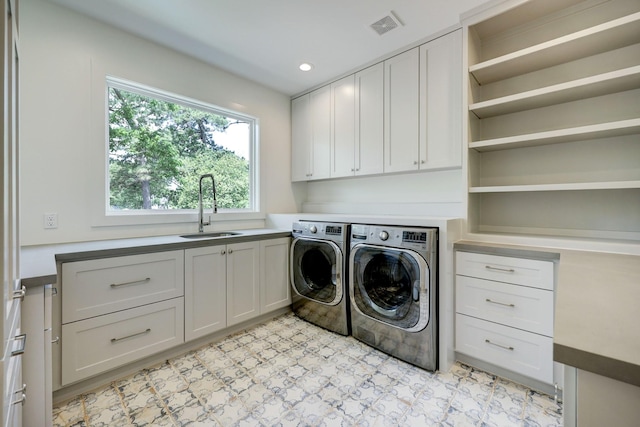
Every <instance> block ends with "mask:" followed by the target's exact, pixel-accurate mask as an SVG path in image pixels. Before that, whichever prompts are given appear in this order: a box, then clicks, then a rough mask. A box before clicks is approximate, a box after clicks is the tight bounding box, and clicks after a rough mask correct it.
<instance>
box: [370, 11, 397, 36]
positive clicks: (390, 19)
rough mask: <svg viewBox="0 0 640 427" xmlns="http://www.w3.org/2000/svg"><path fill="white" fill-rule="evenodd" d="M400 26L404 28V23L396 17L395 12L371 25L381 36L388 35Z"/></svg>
mask: <svg viewBox="0 0 640 427" xmlns="http://www.w3.org/2000/svg"><path fill="white" fill-rule="evenodd" d="M400 26H402V22H400V20H399V19H398V17H397V16H396V15H394V14H393V12H389V14H388V15H387V16H385V17H384V18H382V19H380V20H378V21H376V22H374V23H373V24H371V28H373V29H374V30H375V32H376V33H378V34H379V35H383V34H385V33H388V32H389V31H391V30H393V29H394V28H397V27H400Z"/></svg>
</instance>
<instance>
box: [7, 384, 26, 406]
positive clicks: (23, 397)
mask: <svg viewBox="0 0 640 427" xmlns="http://www.w3.org/2000/svg"><path fill="white" fill-rule="evenodd" d="M18 393H20V400H16V401H14V402H11V404H12V405H17V404H18V403H19V404H21V405H22V406H24V402H26V401H27V385H26V384H22V388H21V389H20V390H16V391H15V392H14V393H13V394H18Z"/></svg>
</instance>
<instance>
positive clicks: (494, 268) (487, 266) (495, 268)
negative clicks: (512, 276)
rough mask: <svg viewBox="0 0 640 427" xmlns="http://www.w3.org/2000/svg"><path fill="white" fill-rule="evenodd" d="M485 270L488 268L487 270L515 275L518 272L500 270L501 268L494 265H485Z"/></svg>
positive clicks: (505, 269) (511, 269) (509, 269)
mask: <svg viewBox="0 0 640 427" xmlns="http://www.w3.org/2000/svg"><path fill="white" fill-rule="evenodd" d="M484 268H486V269H487V270H496V271H504V272H505V273H515V272H516V271H515V270H514V269H513V268H500V267H494V266H492V265H485V266H484Z"/></svg>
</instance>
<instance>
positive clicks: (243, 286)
mask: <svg viewBox="0 0 640 427" xmlns="http://www.w3.org/2000/svg"><path fill="white" fill-rule="evenodd" d="M259 274H260V242H247V243H236V244H233V245H227V326H232V325H235V324H238V323H241V322H244V321H245V320H249V319H252V318H254V317H256V316H258V315H259V314H260V278H259Z"/></svg>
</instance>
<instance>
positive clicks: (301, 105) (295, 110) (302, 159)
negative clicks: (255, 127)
mask: <svg viewBox="0 0 640 427" xmlns="http://www.w3.org/2000/svg"><path fill="white" fill-rule="evenodd" d="M310 173H311V104H310V97H309V94H307V95H303V96H301V97H300V98H296V99H294V100H293V101H291V181H306V180H308V179H309V174H310Z"/></svg>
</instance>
